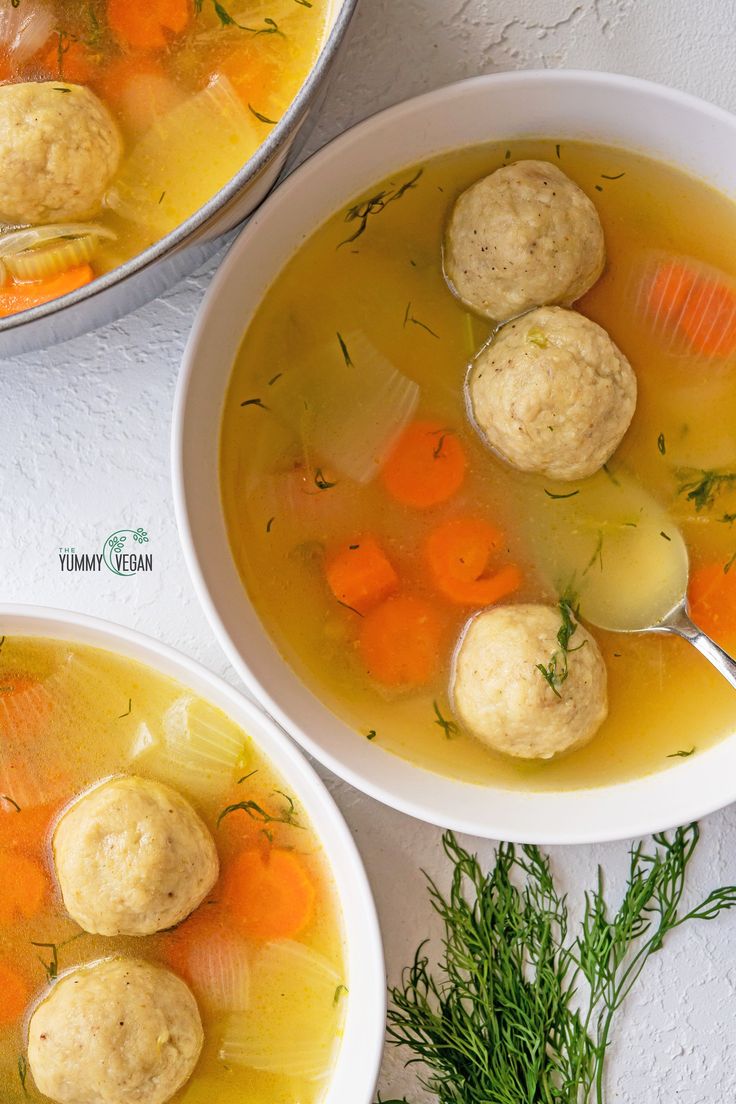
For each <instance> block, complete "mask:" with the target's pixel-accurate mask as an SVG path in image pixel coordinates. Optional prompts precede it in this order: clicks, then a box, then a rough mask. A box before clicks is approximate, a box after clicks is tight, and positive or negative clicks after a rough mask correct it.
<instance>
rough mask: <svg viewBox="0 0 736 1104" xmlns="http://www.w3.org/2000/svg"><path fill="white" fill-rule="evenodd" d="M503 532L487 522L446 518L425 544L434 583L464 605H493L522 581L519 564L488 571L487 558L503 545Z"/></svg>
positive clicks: (452, 599)
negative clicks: (489, 572)
mask: <svg viewBox="0 0 736 1104" xmlns="http://www.w3.org/2000/svg"><path fill="white" fill-rule="evenodd" d="M501 539H502V536H501V533H500V531H499V530H498V529H496V528H494V526H493V525H490V524H489V523H488V522H487V521H483V520H482V519H481V518H473V517H455V518H449V519H448V520H447V521H443V522H442V523H441V524H440V525H438V526H437V528H436V529H434V530H433V531H432V532H431V533H430V534H429V537H428V538H427V542H426V544H425V547H424V551H425V556H426V559H427V564H428V566H429V571H430V574H431V576H432V579H433V581H434V583H435V586H436V587H437V589H438V590H439V592H440V593H441V594H443V595H444V597H445V598H449V599H450V601H451V602H457V603H458V605H461V606H490V605H491V604H492V603H493V602H498V601H499V600H500V599H501V598H505V597H506V596H507V595H508V594H512V593H513V592H514V591H515V590H517V589H518V587H519V586H520V584H521V572H520V570H519V568H518V567H517V566H516V564H506V565H505V566H503V567H501V568H499V570H498V571H494V572H492V573H491V574H488V560H489V558H490V556H491V554H492V553H493V552H494V551H496V549H498V547H499V546H500V544H501Z"/></svg>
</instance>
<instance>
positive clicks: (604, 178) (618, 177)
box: [601, 172, 626, 180]
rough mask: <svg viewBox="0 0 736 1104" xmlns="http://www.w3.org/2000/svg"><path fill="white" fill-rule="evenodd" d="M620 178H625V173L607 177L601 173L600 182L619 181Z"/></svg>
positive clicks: (606, 174)
mask: <svg viewBox="0 0 736 1104" xmlns="http://www.w3.org/2000/svg"><path fill="white" fill-rule="evenodd" d="M622 176H626V173H625V172H620V173H617V174H616V175H615V176H609V175H608V173H601V180H620V179H621V177H622Z"/></svg>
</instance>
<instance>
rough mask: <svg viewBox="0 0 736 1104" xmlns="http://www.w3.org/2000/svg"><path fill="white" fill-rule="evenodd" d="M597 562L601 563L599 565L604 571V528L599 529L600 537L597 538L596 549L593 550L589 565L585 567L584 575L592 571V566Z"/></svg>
mask: <svg viewBox="0 0 736 1104" xmlns="http://www.w3.org/2000/svg"><path fill="white" fill-rule="evenodd" d="M596 563H597V564H598V565H599V567H600V569H601V571H602V570H603V530H602V529H599V530H598V539H597V540H596V544H595V551H594V552H593V555H592V556H591V557H590V561H589V563H588V566H587V567H586V568H585V571H584V572H583V575H587V574H588V572H589V571H590V569H591V567H593V565H594V564H596Z"/></svg>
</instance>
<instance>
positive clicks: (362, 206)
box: [337, 169, 424, 249]
mask: <svg viewBox="0 0 736 1104" xmlns="http://www.w3.org/2000/svg"><path fill="white" fill-rule="evenodd" d="M423 172H424V169H419V170H418V171H417V172H416V173H415V174H414V176H412V178H411V179H410V180H406V181H404V183H403V184H400V185H399V187H398V188H386V189H384V190H383V191H382V192H378V193H377V194H376V195H374V196H371V198H370V199H365V200H362V201H361V202H360V203H356V204H354V206H352V207H349V208H348V211H347V214H346V215H345V222H348V223H349V222H357V223H358V229H357V230H356V231H355V233H354V234H351V236H350V237H349V238H345V240H344V241H341V242H340V243H339V245H338V246H337V248H338V249H340V248H341V246H343V245H350V244H351V242H354V241H357V239H358V238H359V237H361V236H362V235H363V234H365V232H366V230H367V229H368V220H369V219H370V218H371V216H373V215H378V214H380V213H381V211H385V209H386V208H387V207H388V206H389V204H390V203H395V202H396V200H397V199H401V198H402V196H404V195H406V193H407V192H408V191H409V189H410V188H416V186H417V181H418V180H419V177H420V176H421V175H422V173H423Z"/></svg>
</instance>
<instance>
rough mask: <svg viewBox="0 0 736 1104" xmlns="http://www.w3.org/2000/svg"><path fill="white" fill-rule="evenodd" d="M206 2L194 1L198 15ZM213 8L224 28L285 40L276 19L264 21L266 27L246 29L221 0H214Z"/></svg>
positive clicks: (202, 0)
mask: <svg viewBox="0 0 736 1104" xmlns="http://www.w3.org/2000/svg"><path fill="white" fill-rule="evenodd" d="M203 4H204V0H194V11H195V13H196V14H197V15H199V13H200V12H201V11H202V7H203ZM212 7H213V8H214V10H215V14H216V15H217V18H218V19H219V20H220V23H221V24H222V26H223V27H237V28H238V30H240V31H248V33H249V34H252V35H263V34H277V35H281V37H282V38H285V37H286V36H285V35H284V33H283V31H280V30H279V27H278V24H277V23H276V20H275V19H264V20H263V22H264V23H265V26H264V27H246V26H245V24H243V23H239V22H238V20H237V19H235V17H234V16H232V15H231V14H230V12H229V11H228V9H227V8H226V7H225V5H224V4H222V3H220V0H212Z"/></svg>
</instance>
